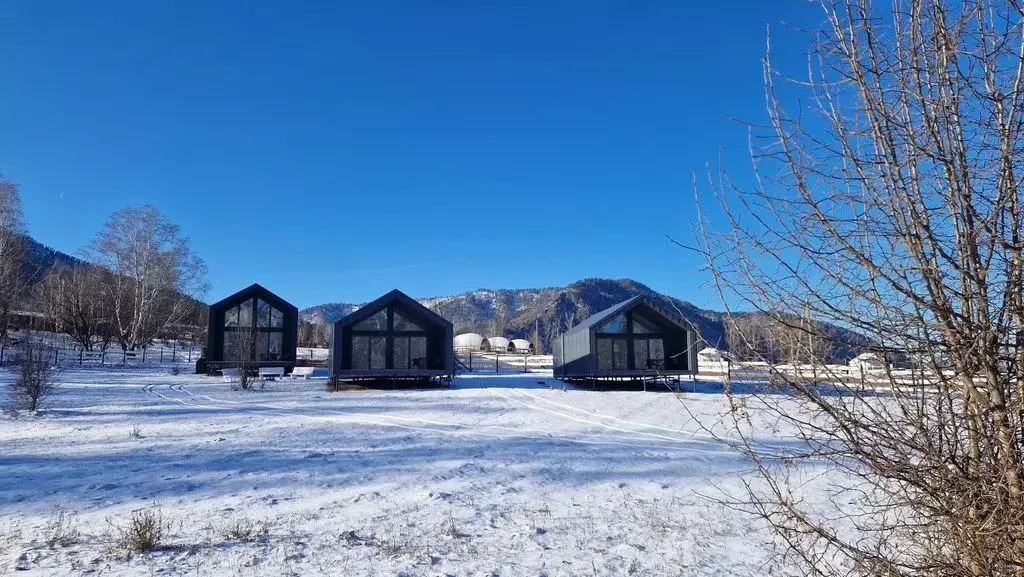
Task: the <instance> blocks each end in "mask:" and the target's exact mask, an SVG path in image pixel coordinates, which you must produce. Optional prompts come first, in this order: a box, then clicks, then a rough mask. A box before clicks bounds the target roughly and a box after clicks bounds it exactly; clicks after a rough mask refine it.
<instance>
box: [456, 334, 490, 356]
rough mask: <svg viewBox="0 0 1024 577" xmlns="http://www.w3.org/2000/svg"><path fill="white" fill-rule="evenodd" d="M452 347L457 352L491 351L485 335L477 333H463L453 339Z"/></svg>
mask: <svg viewBox="0 0 1024 577" xmlns="http://www.w3.org/2000/svg"><path fill="white" fill-rule="evenodd" d="M452 346H453V347H454V348H455V350H456V351H459V352H466V351H470V352H471V351H489V350H490V343H489V342H488V339H487V338H485V337H484V336H483V335H478V334H476V333H463V334H461V335H456V336H455V338H454V339H452Z"/></svg>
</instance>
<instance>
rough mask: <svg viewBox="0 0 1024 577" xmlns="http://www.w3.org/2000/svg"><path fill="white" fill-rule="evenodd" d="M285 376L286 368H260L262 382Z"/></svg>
mask: <svg viewBox="0 0 1024 577" xmlns="http://www.w3.org/2000/svg"><path fill="white" fill-rule="evenodd" d="M283 376H284V367H260V380H261V381H272V380H274V379H276V378H277V377H283Z"/></svg>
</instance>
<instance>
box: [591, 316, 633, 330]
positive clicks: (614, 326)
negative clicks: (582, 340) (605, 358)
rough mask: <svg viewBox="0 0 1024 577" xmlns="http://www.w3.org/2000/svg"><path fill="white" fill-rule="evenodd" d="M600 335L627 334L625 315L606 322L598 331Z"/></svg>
mask: <svg viewBox="0 0 1024 577" xmlns="http://www.w3.org/2000/svg"><path fill="white" fill-rule="evenodd" d="M597 332H599V333H612V334H619V333H624V332H626V317H625V315H618V316H616V317H615V318H613V319H612V320H610V321H608V322H606V323H605V324H604V325H602V326H601V328H599V329H597Z"/></svg>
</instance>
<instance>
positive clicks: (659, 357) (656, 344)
mask: <svg viewBox="0 0 1024 577" xmlns="http://www.w3.org/2000/svg"><path fill="white" fill-rule="evenodd" d="M650 350H651V364H653V365H654V366H655V368H658V369H664V368H665V341H663V340H661V339H651V340H650Z"/></svg>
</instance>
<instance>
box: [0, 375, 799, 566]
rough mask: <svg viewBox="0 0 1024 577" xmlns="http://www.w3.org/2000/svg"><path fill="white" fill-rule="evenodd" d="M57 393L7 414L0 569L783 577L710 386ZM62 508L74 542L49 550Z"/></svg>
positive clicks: (470, 385) (207, 387)
mask: <svg viewBox="0 0 1024 577" xmlns="http://www.w3.org/2000/svg"><path fill="white" fill-rule="evenodd" d="M0 379H3V384H6V382H7V381H6V379H9V377H8V376H6V375H4V376H2V377H0ZM62 381H63V388H62V391H61V393H60V395H59V396H58V397H55V398H54V399H53V400H52V402H51V405H50V408H49V410H47V411H46V412H45V413H44V414H42V415H40V416H37V417H21V418H12V417H10V416H2V417H0V575H5V574H18V575H213V576H249V575H407V576H414V575H423V576H444V575H460V576H461V575H480V576H502V577H512V576H531V577H537V576H542V575H546V576H549V577H553V576H556V575H558V576H561V575H565V576H570V575H571V576H580V575H646V576H651V575H712V576H719V575H721V576H724V575H730V576H731V575H741V576H742V575H751V576H753V575H764V574H767V572H768V565H767V563H768V549H767V547H766V546H765V542H766V540H767V535H766V534H765V533H764V532H762V531H760V530H758V528H757V524H756V523H755V522H754V521H753V520H752V519H751V518H749V517H747V516H745V515H743V514H741V513H739V512H736V511H733V510H731V509H729V508H727V507H724V506H722V505H721V504H719V503H717V502H715V500H714V499H713V498H714V497H721V496H722V494H723V492H725V493H726V494H736V495H739V494H741V484H740V483H741V480H742V479H743V478H745V476H746V475H747V473H746V464H745V462H744V461H743V460H742V459H741V458H740V457H739V456H738V455H737V454H736V453H735V452H734V451H733V450H732V449H731V448H730V447H729V446H728V444H726V443H723V442H721V441H719V440H715V439H714V438H713V437H712V436H710V435H708V434H707V433H706V432H705V431H704V430H702V427H711V428H716V429H718V430H720V431H722V432H723V434H727V429H726V428H725V427H724V426H721V425H717V424H716V423H718V421H719V420H720V418H721V415H722V413H723V412H724V410H725V407H726V402H725V399H724V398H723V396H722V395H721V393H720V391H718V390H716V389H715V387H714V386H709V385H706V384H705V385H701V389H700V390H702V391H703V392H698V393H694V392H690V393H684V394H683V395H681V396H680V397H677V396H676V395H673V394H670V393H643V392H591V391H582V390H573V389H571V388H570V389H569V390H567V391H563V390H561V384H560V383H557V382H556V381H554V380H553V379H551V378H550V373H548V374H538V373H530V374H498V375H487V374H481V375H479V376H474V375H469V376H460V377H458V378H457V379H456V381H455V382H456V388H455V389H453V390H447V389H445V390H400V391H367V392H340V393H328V392H325V391H324V390H323V381H322V380H316V379H314V380H312V381H293V382H290V381H287V380H285V381H279V382H275V383H270V384H269V385H268V386H267V388H266V389H265V390H262V391H251V392H241V391H232V390H230V387H229V385H228V384H225V383H223V382H221V381H220V380H219V379H212V378H209V377H202V376H195V375H182V376H170V375H169V374H168V371H167V368H166V367H164V368H162V369H159V368H138V369H132V368H123V369H122V368H113V369H111V368H107V369H102V368H99V367H96V368H93V369H89V368H85V369H78V368H74V369H69V370H68V372H65V373H64V374H63V375H62ZM549 387H551V388H549ZM2 400H3V399H2V398H0V401H2ZM754 427H755V430H762V431H763V437H764V441H765V442H766V443H775V444H779V443H785V442H787V441H786V439H785V437H784V435H783V434H782V433H780V432H779V431H777V430H775V429H774V428H773V427H772V425H771V423H762V422H759V421H758V419H757V416H756V415H754ZM139 509H143V510H146V511H157V510H158V511H159V512H160V513H161V514H162V515H163V517H164V519H165V520H166V521H167V524H168V526H169V531H168V535H167V536H166V538H165V539H164V542H163V543H162V546H161V547H158V548H157V549H155V550H153V551H150V552H148V553H144V554H138V555H135V556H132V557H130V558H125V557H124V556H123V555H120V554H118V552H117V551H115V550H113V548H112V547H113V543H114V541H115V540H116V539H115V535H116V534H117V531H118V528H119V527H123V526H124V524H125V522H126V519H127V518H128V515H129V514H131V512H132V511H134V510H139ZM62 514H63V516H64V520H65V521H66V525H67V526H66V527H65V528H64V531H63V532H68V533H70V534H72V537H71V538H69V539H67V541H68V543H66V544H63V545H61V544H56V545H53V544H48V543H47V541H50V540H52V537H53V536H54V535H53V534H54V532H55V529H54V525H55V522H56V521H57V520H58V519H60V518H61V515H62ZM238 526H242V527H247V528H249V529H251V530H252V531H251V533H252V534H251V535H247V536H245V537H239V536H238V535H231V534H230V533H231V531H229V529H230V528H232V527H238ZM75 533H77V535H75ZM236 533H237V532H236Z"/></svg>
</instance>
